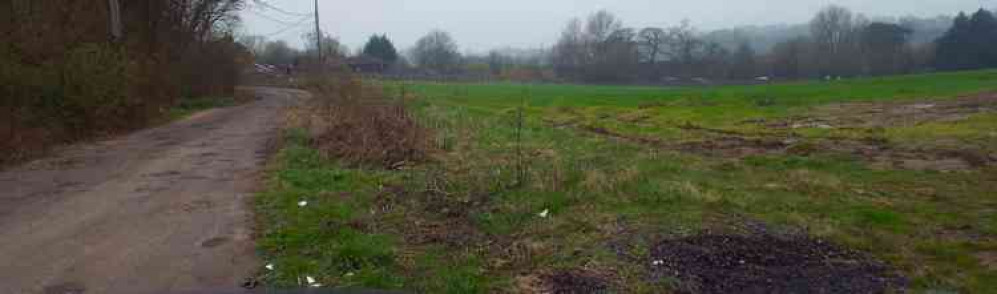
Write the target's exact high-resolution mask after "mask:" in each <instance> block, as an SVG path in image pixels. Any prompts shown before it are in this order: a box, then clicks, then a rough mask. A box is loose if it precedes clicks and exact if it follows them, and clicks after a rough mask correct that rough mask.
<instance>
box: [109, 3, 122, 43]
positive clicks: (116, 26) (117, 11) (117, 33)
mask: <svg viewBox="0 0 997 294" xmlns="http://www.w3.org/2000/svg"><path fill="white" fill-rule="evenodd" d="M107 8H108V14H109V15H110V17H111V19H110V26H111V27H110V29H111V40H113V41H117V40H120V39H121V37H122V31H121V5H120V4H119V3H118V0H107Z"/></svg>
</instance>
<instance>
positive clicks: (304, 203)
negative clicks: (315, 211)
mask: <svg viewBox="0 0 997 294" xmlns="http://www.w3.org/2000/svg"><path fill="white" fill-rule="evenodd" d="M298 206H299V207H305V206H308V201H304V200H302V201H299V202H298Z"/></svg>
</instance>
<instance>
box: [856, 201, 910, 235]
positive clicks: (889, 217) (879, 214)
mask: <svg viewBox="0 0 997 294" xmlns="http://www.w3.org/2000/svg"><path fill="white" fill-rule="evenodd" d="M847 218H848V219H850V220H851V221H853V222H854V223H855V224H857V225H860V226H870V227H875V228H885V229H889V230H892V231H894V232H900V231H903V230H904V229H905V222H904V219H903V216H902V215H901V214H899V213H896V212H894V211H891V210H887V209H883V208H878V207H856V208H853V209H851V210H849V212H848V216H847Z"/></svg>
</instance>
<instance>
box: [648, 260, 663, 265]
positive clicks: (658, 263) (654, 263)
mask: <svg viewBox="0 0 997 294" xmlns="http://www.w3.org/2000/svg"><path fill="white" fill-rule="evenodd" d="M662 264H665V261H664V260H655V261H652V262H651V265H662Z"/></svg>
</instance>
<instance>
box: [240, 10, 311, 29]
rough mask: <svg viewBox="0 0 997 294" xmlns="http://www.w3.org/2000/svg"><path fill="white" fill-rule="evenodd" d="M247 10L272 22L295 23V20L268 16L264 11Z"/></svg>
mask: <svg viewBox="0 0 997 294" xmlns="http://www.w3.org/2000/svg"><path fill="white" fill-rule="evenodd" d="M246 11H249V13H252V14H254V15H256V16H259V17H262V18H263V19H266V20H269V21H272V22H276V23H279V24H282V25H289V26H290V25H295V24H294V23H293V22H289V21H284V20H280V19H276V18H274V17H271V16H268V15H266V14H262V13H259V12H256V11H252V10H246ZM305 17H308V16H305Z"/></svg>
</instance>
